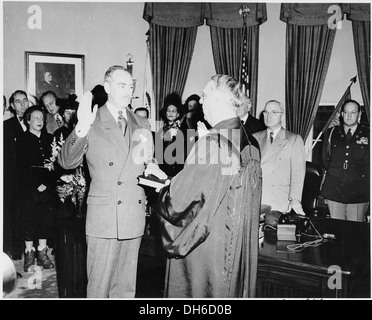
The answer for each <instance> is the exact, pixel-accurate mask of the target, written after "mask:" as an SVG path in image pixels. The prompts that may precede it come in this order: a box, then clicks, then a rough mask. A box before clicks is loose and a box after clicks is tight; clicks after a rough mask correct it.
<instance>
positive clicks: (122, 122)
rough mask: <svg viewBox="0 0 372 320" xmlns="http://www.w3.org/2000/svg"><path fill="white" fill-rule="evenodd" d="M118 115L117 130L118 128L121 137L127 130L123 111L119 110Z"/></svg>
mask: <svg viewBox="0 0 372 320" xmlns="http://www.w3.org/2000/svg"><path fill="white" fill-rule="evenodd" d="M118 113H119V116H118V125H119V128H120V130H121V132H122V133H123V135H125V131H126V129H127V121H126V120H125V118H124V116H123V111H122V110H119V111H118Z"/></svg>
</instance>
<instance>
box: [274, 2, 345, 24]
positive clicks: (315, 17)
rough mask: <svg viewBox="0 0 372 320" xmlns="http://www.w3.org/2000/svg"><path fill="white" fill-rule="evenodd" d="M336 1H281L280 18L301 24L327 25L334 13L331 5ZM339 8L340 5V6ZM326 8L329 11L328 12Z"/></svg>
mask: <svg viewBox="0 0 372 320" xmlns="http://www.w3.org/2000/svg"><path fill="white" fill-rule="evenodd" d="M337 5H339V4H338V3H282V5H281V8H280V20H282V21H284V22H286V23H289V24H295V25H301V26H320V25H327V24H328V21H329V19H330V18H331V17H332V16H333V15H334V10H329V8H330V7H331V6H337ZM340 9H341V6H340ZM328 10H329V11H330V13H328Z"/></svg>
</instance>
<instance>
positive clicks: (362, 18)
mask: <svg viewBox="0 0 372 320" xmlns="http://www.w3.org/2000/svg"><path fill="white" fill-rule="evenodd" d="M343 9H344V11H345V13H346V14H347V19H348V20H351V21H352V28H353V38H354V50H355V58H356V64H357V69H358V78H359V85H360V89H361V92H362V98H363V103H364V108H365V110H366V115H367V118H368V122H369V123H370V94H371V91H370V84H371V80H370V76H371V15H370V14H371V5H370V4H369V3H355V4H354V3H351V4H345V5H344V7H343Z"/></svg>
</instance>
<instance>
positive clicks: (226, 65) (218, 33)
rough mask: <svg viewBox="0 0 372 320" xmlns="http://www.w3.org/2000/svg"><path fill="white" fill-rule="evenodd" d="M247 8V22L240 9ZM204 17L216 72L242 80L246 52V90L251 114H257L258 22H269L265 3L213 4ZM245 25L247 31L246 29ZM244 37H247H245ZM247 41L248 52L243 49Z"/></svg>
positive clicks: (209, 6) (208, 6)
mask: <svg viewBox="0 0 372 320" xmlns="http://www.w3.org/2000/svg"><path fill="white" fill-rule="evenodd" d="M243 9H245V10H246V12H248V13H247V17H246V19H245V21H244V19H243V16H242V14H241V13H242V12H241V10H243ZM204 16H205V17H206V19H207V25H209V26H210V34H211V41H212V52H213V59H214V65H215V69H216V73H220V74H228V75H230V76H232V77H234V78H236V79H238V80H239V79H240V76H241V74H242V60H243V55H244V54H246V55H247V61H248V63H247V66H246V70H245V71H246V73H247V74H248V77H249V83H248V85H247V89H248V90H247V91H248V92H247V93H248V95H249V97H250V99H251V101H252V108H251V111H250V113H251V114H252V115H253V116H255V115H256V109H257V108H256V101H257V83H258V47H259V42H258V39H259V25H260V24H261V23H263V22H265V21H266V19H267V14H266V4H264V3H210V4H208V5H207V6H206V9H205V13H204ZM244 28H246V32H244V31H245V30H244ZM244 37H245V39H244ZM244 41H245V42H246V48H245V50H246V52H244V51H243V48H244V46H243V45H244Z"/></svg>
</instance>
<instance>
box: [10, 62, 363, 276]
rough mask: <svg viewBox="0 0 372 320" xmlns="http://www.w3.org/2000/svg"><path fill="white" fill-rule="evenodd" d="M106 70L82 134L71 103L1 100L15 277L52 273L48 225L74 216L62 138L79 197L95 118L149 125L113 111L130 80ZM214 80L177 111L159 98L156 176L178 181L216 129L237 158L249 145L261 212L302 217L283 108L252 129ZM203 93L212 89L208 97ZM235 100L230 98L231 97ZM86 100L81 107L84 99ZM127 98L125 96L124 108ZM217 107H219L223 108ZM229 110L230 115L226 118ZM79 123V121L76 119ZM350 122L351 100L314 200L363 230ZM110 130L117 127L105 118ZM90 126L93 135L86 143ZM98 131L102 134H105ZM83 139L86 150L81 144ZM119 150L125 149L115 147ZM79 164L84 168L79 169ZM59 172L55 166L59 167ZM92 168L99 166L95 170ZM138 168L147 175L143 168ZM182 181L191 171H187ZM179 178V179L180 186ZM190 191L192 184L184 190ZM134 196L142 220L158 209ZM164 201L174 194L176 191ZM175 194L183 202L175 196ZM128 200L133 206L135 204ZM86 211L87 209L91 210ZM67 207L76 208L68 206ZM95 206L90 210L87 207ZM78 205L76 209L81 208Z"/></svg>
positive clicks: (299, 166)
mask: <svg viewBox="0 0 372 320" xmlns="http://www.w3.org/2000/svg"><path fill="white" fill-rule="evenodd" d="M109 71H110V72H109ZM109 71H108V73H107V75H106V77H107V79H108V80H107V81H106V80H105V81H106V82H105V87H104V86H101V85H97V86H96V87H95V88H94V89H93V90H92V91H91V93H90V94H91V96H89V97H84V99H85V100H84V101H85V102H84V104H85V105H84V112H85V115H87V116H88V117H90V118H91V119H92V120H91V123H88V124H84V125H82V123H83V120H82V119H78V116H77V115H78V113H79V106H80V103H79V102H78V101H77V98H78V97H77V96H76V95H74V94H72V95H68V96H66V97H62V98H61V97H58V96H57V95H56V93H55V92H54V91H51V90H49V91H46V92H43V93H41V95H40V96H39V97H35V96H30V95H28V94H27V93H26V92H25V91H23V90H16V91H15V92H14V93H13V94H12V95H11V96H10V97H9V100H7V99H6V97H5V96H4V97H3V104H4V110H3V117H4V122H3V127H4V135H3V139H4V144H3V146H4V159H3V160H4V161H3V163H4V171H3V172H4V198H3V199H4V211H3V212H4V219H3V221H4V229H3V230H4V241H3V244H4V246H3V251H4V252H6V253H7V254H8V255H9V256H10V257H11V258H12V259H13V260H19V259H22V257H24V271H25V272H28V271H29V270H30V268H31V267H32V266H33V265H34V264H35V262H36V263H37V265H39V266H42V267H43V268H45V269H50V268H53V267H54V265H53V263H52V261H51V260H50V257H49V255H48V250H49V247H50V248H54V249H55V248H56V246H55V244H56V241H57V240H56V239H55V236H56V228H57V221H58V218H59V217H61V216H66V215H69V214H71V215H74V214H75V213H74V212H75V211H74V210H72V209H71V208H73V207H72V206H71V201H70V202H69V201H66V199H65V198H63V197H61V195H60V194H59V193H58V190H59V189H58V183H59V182H60V180H61V177H62V176H63V175H65V174H66V173H70V172H74V170H77V169H75V168H68V169H66V168H67V167H69V166H70V164H69V163H70V162H71V163H72V162H73V160H72V159H73V157H72V153H71V154H70V153H69V152H70V151H69V150H68V148H65V149H64V152H65V153H64V160H63V161H58V157H59V155H60V154H59V152H60V149H61V148H62V145H63V144H64V142H65V141H66V140H68V138H69V137H70V140H69V141H70V146H71V148H72V146H73V144H74V143H75V140H79V139H80V140H79V141H81V143H82V147H81V148H80V149H79V150H78V151H76V150H74V152H76V154H79V157H80V156H81V158H79V163H80V165H79V168H80V170H81V171H80V172H81V174H83V176H84V179H85V181H86V186H87V188H86V189H89V182H90V172H89V170H88V167H90V168H94V169H97V166H95V164H94V161H95V160H97V159H94V157H95V153H94V152H91V153H89V154H88V157H89V159H88V162H89V163H90V164H89V165H87V162H86V158H85V153H86V152H87V150H88V147H89V148H91V149H94V148H95V140H94V139H97V140H98V141H99V142H100V143H102V141H100V140H99V139H100V138H99V135H100V130H101V129H100V127H99V126H100V122H102V123H104V119H105V117H109V115H110V112H111V114H112V115H114V114H113V113H112V112H116V111H117V110H115V108H116V107H117V108H118V109H119V110H120V112H123V110H127V112H129V113H130V115H128V114H126V115H125V118H126V120H125V121H126V122H124V123H127V124H128V121H129V122H130V123H132V124H130V125H133V126H134V125H139V124H141V126H144V128H147V127H149V126H148V121H147V120H143V119H142V118H147V119H148V118H149V109H148V108H146V107H139V108H137V109H135V110H134V109H133V108H132V107H131V105H130V103H129V104H127V105H125V106H124V105H122V104H120V103H119V104H118V105H117V106H115V101H116V100H115V99H116V97H115V92H114V91H112V90H113V89H112V88H113V86H114V84H115V81H116V80H115V79H116V78H115V77H119V76H120V77H123V79H124V80H125V81H128V82H130V81H131V80H132V79H131V77H129V74H128V73H127V72H126V71H125V70H122V69H121V68H118V67H116V69H115V68H113V69H112V70H110V69H109ZM115 72H116V73H115ZM223 77H226V79H227V80H226V79H225V78H223ZM223 77H222V78H218V77H217V76H215V77H214V78H212V79H213V81H212V80H211V82H210V83H208V85H207V86H206V88H205V89H204V91H203V95H202V96H201V97H200V96H198V95H196V94H193V95H191V96H189V97H188V98H187V99H186V100H185V102H182V99H181V96H180V95H179V94H177V93H171V94H169V95H167V96H166V97H165V99H164V103H163V106H162V107H161V108H160V118H161V119H162V125H161V126H160V129H159V130H157V132H153V137H152V138H153V141H154V144H153V147H154V148H153V151H154V152H153V153H154V154H153V155H151V158H154V163H156V165H158V168H159V169H160V170H161V171H162V172H163V173H165V175H166V176H167V177H169V178H170V179H171V178H173V177H176V176H177V175H178V174H180V172H181V171H182V170H183V169H184V165H185V162H186V163H187V162H189V163H191V162H192V160H193V159H189V161H187V159H188V157H189V155H190V152H191V151H192V150H194V149H193V147H194V145H195V144H196V143H197V142H198V140H199V139H201V137H202V136H203V135H204V134H207V133H209V132H213V129H215V130H217V129H218V130H219V129H223V128H224V126H226V127H228V128H230V127H231V128H235V129H237V130H238V132H239V135H240V136H239V140H238V141H239V144H240V146H239V147H240V149H241V150H240V151H242V150H244V148H245V147H246V146H247V145H248V146H253V147H254V148H255V150H257V151H258V153H259V157H258V158H259V162H260V167H261V169H262V192H261V199H260V201H261V203H262V204H266V205H269V206H270V208H271V210H277V211H280V212H283V213H286V212H290V211H292V210H293V211H294V212H295V213H297V214H300V215H305V214H306V212H304V210H303V208H302V204H301V200H302V199H301V197H302V190H303V185H304V179H305V172H306V157H305V146H304V141H303V139H302V137H301V136H300V135H298V134H295V133H292V132H290V131H288V130H286V129H284V128H283V126H282V121H283V119H284V116H285V108H284V106H283V105H282V104H281V103H280V102H279V101H276V100H269V101H268V102H267V103H266V104H265V107H264V110H263V121H261V120H259V119H257V118H256V117H254V116H252V115H251V114H250V109H251V100H250V99H249V98H248V97H247V96H246V95H245V94H243V93H242V92H240V91H239V90H240V89H239V90H238V89H237V88H238V86H239V84H238V83H235V82H234V81H235V80H234V79H232V78H231V77H228V76H223ZM230 78H231V79H230ZM105 79H106V78H105ZM112 79H114V80H112ZM220 79H225V80H224V81H226V84H223V85H224V86H226V88H223V89H224V90H231V92H230V93H229V94H231V96H232V98H231V99H229V100H226V96H224V94H223V93H224V91H223V90H222V89H221V87H219V86H220V84H219V81H222V80H220ZM229 81H230V82H234V83H235V87H236V88H233V89H231V88H230V87H229V85H230V84H229ZM110 86H111V87H110ZM209 87H215V88H214V89H213V90H212V89H211V88H209ZM209 89H210V90H209ZM208 90H209V91H210V92H209V91H208ZM219 90H221V92H219ZM106 92H109V94H107V93H106ZM128 92H129V91H128ZM237 92H238V93H239V99H237V98H234V97H235V95H237ZM90 97H91V99H92V100H91V101H90V100H88V99H90ZM131 97H132V95H131V93H130V92H129V93H128V101H130V100H131ZM119 98H121V97H119ZM119 98H118V99H119ZM110 99H111V100H110ZM213 99H214V100H213ZM234 99H237V100H236V101H235V100H234ZM225 100H226V101H225ZM213 101H215V103H216V106H218V107H219V108H220V109H221V110H223V112H224V113H221V117H220V118H219V116H220V115H219V112H220V111H219V109H218V108H216V109H213V103H214V102H213ZM88 104H89V106H88ZM226 105H228V107H226V108H225V106H226ZM102 106H105V108H102V109H105V110H104V111H102V112H99V117H98V120H95V117H96V112H97V108H98V109H99V108H101V107H102ZM112 106H114V107H112ZM106 109H107V110H106ZM112 110H114V111H112ZM231 110H233V116H232V117H231V112H232V111H231ZM221 112H222V111H221ZM81 114H82V115H83V111H82V113H81ZM134 114H136V115H134ZM82 115H81V117H83V116H82ZM132 116H133V117H132ZM138 116H139V117H138ZM115 117H116V113H115ZM115 117H114V118H115ZM360 117H361V107H360V105H359V103H358V102H356V101H354V100H348V101H346V102H345V103H344V104H343V107H342V109H341V115H340V120H341V123H340V125H338V126H334V127H332V128H329V130H327V132H326V134H325V137H324V139H323V140H324V141H323V152H322V155H323V168H324V181H323V184H322V187H321V190H320V191H321V195H322V196H323V197H324V198H325V199H326V200H327V203H328V207H329V211H330V216H331V218H336V219H345V220H354V221H364V220H365V217H366V213H367V211H368V210H369V128H365V127H363V126H362V125H361V124H360V123H359V122H360ZM141 119H142V120H143V121H144V122H143V123H142V122H141V121H142V120H141ZM79 120H80V127H79V128H80V129H81V128H83V130H82V131H83V133H81V130H80V129H79V130H75V128H76V129H78V122H79ZM111 120H113V119H111ZM93 121H95V122H94V124H95V125H93ZM115 121H118V120H116V118H115ZM85 122H89V121H85ZM220 126H221V127H220ZM91 127H92V128H93V129H92V130H93V133H92V134H91V135H90V136H89V135H88V132H89V130H90V128H91ZM231 128H230V129H231ZM108 129H109V128H108V127H107V128H106V130H108ZM211 129H212V130H211ZM75 131H76V132H75ZM73 132H74V133H73ZM124 132H125V131H124ZM72 133H73V135H72ZM130 134H131V133H130ZM71 136H73V138H71ZM124 136H125V137H127V133H124ZM90 139H92V141H93V142H90V141H91V140H90ZM88 142H90V143H91V145H89V143H88ZM84 143H85V144H84ZM120 143H122V142H120ZM219 143H220V142H219ZM123 148H124V149H125V148H126V147H125V146H124V145H123ZM200 148H201V147H200ZM98 149H99V148H98ZM113 150H114V149H113ZM125 150H126V152H128V153H130V152H133V150H132V149H131V148H129V149H128V150H129V151H128V150H127V149H125ZM230 151H231V150H230ZM193 152H194V153H195V151H193ZM194 153H193V155H195V154H194ZM103 155H104V153H103V152H101V155H100V156H103ZM82 157H84V161H81V159H82ZM97 157H98V156H97ZM240 160H242V159H240ZM61 163H63V164H64V165H63V166H62V165H61ZM107 163H108V166H109V167H111V166H115V164H114V163H113V162H111V161H110V162H107ZM101 164H102V163H101V162H99V165H101ZM132 165H133V166H134V164H132ZM146 165H147V166H148V167H150V166H149V164H148V163H147V164H146ZM133 168H135V166H134V167H133ZM188 168H189V167H188ZM195 168H197V166H196V167H195ZM205 168H207V167H205ZM110 170H111V169H110ZM188 170H189V169H188ZM110 172H111V171H110ZM155 172H156V171H155ZM205 172H208V171H205ZM212 173H213V172H212ZM212 173H211V174H212ZM121 174H122V173H120V176H119V181H118V182H117V184H118V185H121V184H122V182H123V181H121V180H120V179H124V178H122V177H121ZM183 174H185V172H183ZM190 174H193V172H192V171H191V173H190ZM187 178H188V177H187V176H185V179H187ZM200 179H203V176H200ZM178 180H179V179H178ZM178 180H177V179H176V180H175V181H176V182H177V181H178ZM115 181H116V180H115ZM111 182H112V181H111V180H110V183H111ZM115 183H116V182H115ZM192 183H198V182H197V181H192ZM201 184H203V181H202V182H201ZM144 188H145V193H146V197H147V200H146V207H147V212H152V211H153V210H154V208H155V206H156V205H157V203H159V199H158V198H159V194H158V192H156V191H155V190H154V189H152V188H146V187H144ZM86 189H84V190H86ZM124 191H125V190H124ZM157 191H158V190H157ZM125 192H126V191H125ZM174 192H175V193H176V194H178V193H179V190H178V189H177V190H175V191H174ZM182 193H185V194H187V192H186V191H185V190H183V191H182ZM136 196H137V195H136ZM222 199H223V198H222ZM61 200H63V201H61ZM163 200H164V199H163ZM137 201H138V204H141V203H142V202H141V200H137ZM160 201H161V200H160ZM169 201H171V200H169ZM173 201H175V200H174V199H173ZM221 201H222V200H221ZM121 203H122V201H118V202H117V204H118V205H120V204H121ZM92 204H93V205H94V203H93V202H92ZM74 205H75V206H76V203H74ZM96 205H100V204H99V203H96ZM82 206H83V207H84V206H85V204H82ZM92 207H93V206H92ZM80 209H81V208H80ZM118 210H119V209H118ZM172 210H173V209H172ZM185 210H186V209H185ZM187 210H189V208H188V209H187ZM172 212H173V211H172ZM93 238H94V237H93ZM103 238H105V237H103ZM91 241H93V240H91ZM91 245H92V244H91ZM96 245H98V242H97V244H94V246H96ZM97 248H98V247H97ZM49 254H55V252H53V251H52V252H50V253H49Z"/></svg>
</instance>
